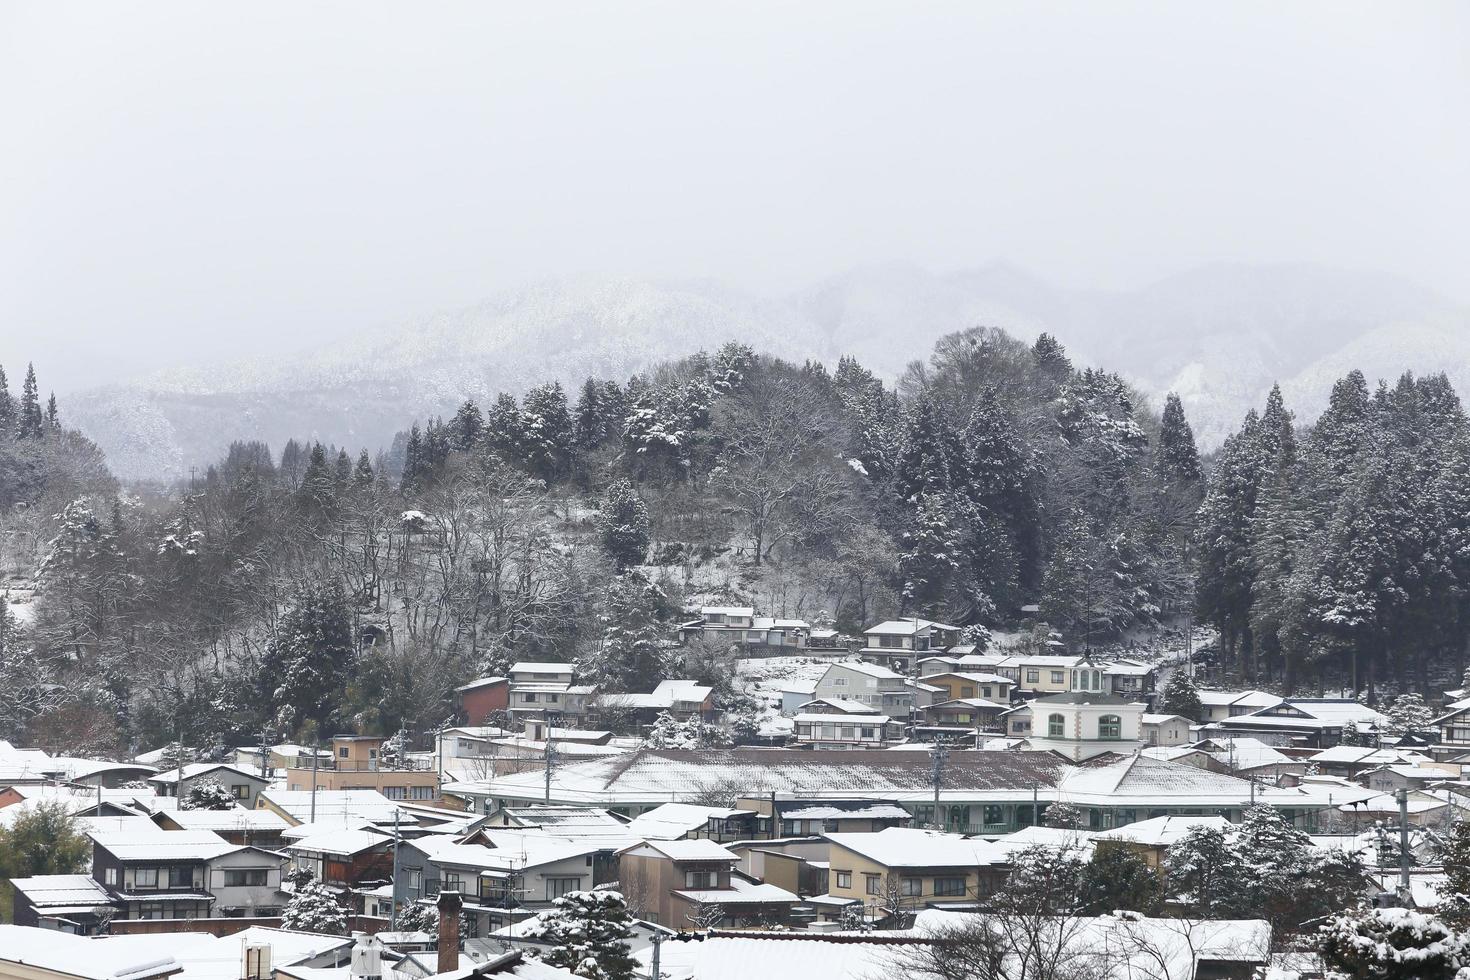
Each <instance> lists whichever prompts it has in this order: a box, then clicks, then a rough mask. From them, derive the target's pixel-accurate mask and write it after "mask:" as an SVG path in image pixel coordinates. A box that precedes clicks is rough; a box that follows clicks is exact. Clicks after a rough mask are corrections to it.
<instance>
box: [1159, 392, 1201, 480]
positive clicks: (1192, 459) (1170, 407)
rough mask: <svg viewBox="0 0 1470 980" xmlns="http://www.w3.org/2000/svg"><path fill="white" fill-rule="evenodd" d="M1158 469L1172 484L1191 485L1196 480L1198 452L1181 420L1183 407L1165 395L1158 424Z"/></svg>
mask: <svg viewBox="0 0 1470 980" xmlns="http://www.w3.org/2000/svg"><path fill="white" fill-rule="evenodd" d="M1158 460H1159V468H1160V469H1161V470H1163V472H1164V475H1165V476H1166V477H1168V478H1169V479H1170V480H1173V481H1174V482H1176V483H1194V482H1196V481H1198V480H1199V479H1200V476H1201V471H1200V465H1199V450H1197V449H1196V448H1195V445H1194V430H1193V429H1192V428H1190V426H1189V420H1188V419H1186V418H1185V417H1184V404H1183V403H1182V402H1180V400H1179V396H1178V395H1176V394H1174V392H1172V391H1171V392H1169V394H1168V396H1167V397H1166V398H1165V399H1164V415H1163V418H1162V420H1161V421H1160V424H1159V449H1158Z"/></svg>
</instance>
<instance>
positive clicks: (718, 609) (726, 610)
mask: <svg viewBox="0 0 1470 980" xmlns="http://www.w3.org/2000/svg"><path fill="white" fill-rule="evenodd" d="M699 614H700V615H701V616H738V617H746V618H750V617H752V616H754V615H755V607H754V606H700V607H699Z"/></svg>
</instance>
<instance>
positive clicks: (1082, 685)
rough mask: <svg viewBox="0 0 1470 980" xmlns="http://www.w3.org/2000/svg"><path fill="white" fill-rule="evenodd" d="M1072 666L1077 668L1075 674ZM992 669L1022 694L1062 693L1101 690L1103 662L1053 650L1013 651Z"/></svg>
mask: <svg viewBox="0 0 1470 980" xmlns="http://www.w3.org/2000/svg"><path fill="white" fill-rule="evenodd" d="M1074 669H1076V670H1077V671H1079V673H1078V674H1077V675H1076V676H1075V677H1074V674H1073V671H1074ZM991 670H992V671H993V672H994V673H997V674H1000V675H1001V676H1003V677H1009V678H1010V679H1011V680H1013V681H1015V683H1016V689H1017V691H1019V692H1021V693H1023V694H1031V695H1048V694H1065V693H1067V692H1068V691H1074V690H1078V691H1092V690H1097V691H1101V690H1102V688H1103V675H1102V665H1101V664H1096V663H1093V662H1092V661H1091V660H1089V659H1087V658H1086V657H1073V656H1069V655H1066V654H1052V653H1038V654H1016V655H1014V656H1010V657H1007V658H1006V659H1005V660H1002V661H1001V662H1000V663H998V664H996V665H995V666H994V667H992V668H991ZM1083 671H1085V672H1083Z"/></svg>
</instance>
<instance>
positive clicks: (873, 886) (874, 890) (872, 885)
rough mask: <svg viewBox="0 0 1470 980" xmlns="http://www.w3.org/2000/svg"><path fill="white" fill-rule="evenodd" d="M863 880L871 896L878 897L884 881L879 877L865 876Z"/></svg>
mask: <svg viewBox="0 0 1470 980" xmlns="http://www.w3.org/2000/svg"><path fill="white" fill-rule="evenodd" d="M863 878H864V880H865V882H866V888H867V892H868V894H869V895H877V894H879V889H880V887H881V885H882V881H883V879H881V878H879V877H878V876H877V875H863Z"/></svg>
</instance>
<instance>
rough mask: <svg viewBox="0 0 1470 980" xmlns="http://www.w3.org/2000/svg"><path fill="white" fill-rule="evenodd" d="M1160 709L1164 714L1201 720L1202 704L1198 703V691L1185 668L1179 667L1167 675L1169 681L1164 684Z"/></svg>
mask: <svg viewBox="0 0 1470 980" xmlns="http://www.w3.org/2000/svg"><path fill="white" fill-rule="evenodd" d="M1162 710H1163V712H1164V714H1168V715H1179V716H1180V717H1181V718H1188V719H1189V720H1190V721H1201V720H1202V717H1201V716H1202V715H1203V714H1204V705H1203V704H1201V703H1200V699H1199V691H1198V690H1196V689H1195V686H1194V681H1192V680H1190V679H1189V672H1188V671H1187V670H1185V669H1183V668H1179V669H1177V670H1175V671H1174V672H1173V673H1172V674H1170V675H1169V683H1167V684H1165V685H1164V703H1163V709H1162Z"/></svg>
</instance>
